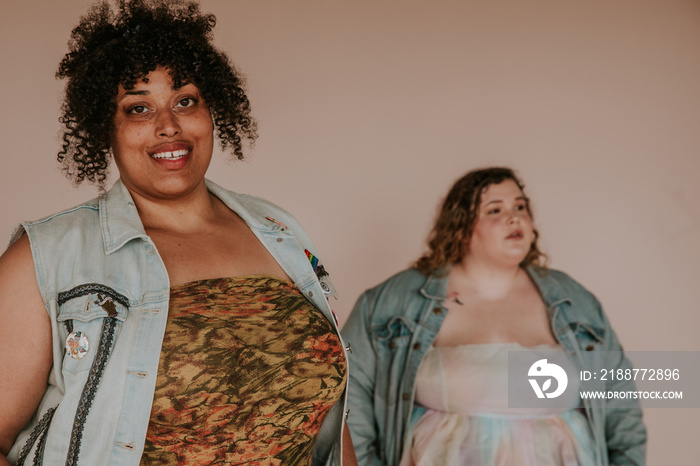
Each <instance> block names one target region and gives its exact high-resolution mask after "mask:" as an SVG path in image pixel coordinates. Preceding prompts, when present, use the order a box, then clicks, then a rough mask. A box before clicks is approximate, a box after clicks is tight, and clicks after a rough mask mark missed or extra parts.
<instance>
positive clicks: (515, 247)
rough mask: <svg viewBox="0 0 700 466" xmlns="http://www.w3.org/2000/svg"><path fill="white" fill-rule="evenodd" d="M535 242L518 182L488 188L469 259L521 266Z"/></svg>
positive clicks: (507, 181) (504, 182)
mask: <svg viewBox="0 0 700 466" xmlns="http://www.w3.org/2000/svg"><path fill="white" fill-rule="evenodd" d="M534 240H535V232H534V228H533V225H532V217H530V214H529V212H528V206H527V198H526V197H525V195H524V194H523V192H522V191H521V190H520V188H519V187H518V185H517V184H516V183H515V181H513V180H511V179H507V180H504V181H502V182H501V183H498V184H491V185H488V186H487V187H486V188H485V189H484V191H483V192H482V193H481V203H480V205H479V210H478V214H477V218H476V223H475V224H474V230H473V232H472V235H471V238H470V240H469V252H468V253H467V260H477V261H483V262H485V263H489V264H494V265H502V266H508V267H511V266H517V265H518V264H520V263H521V262H522V261H523V259H525V257H526V256H527V254H528V252H529V251H530V246H531V244H532V242H533V241H534Z"/></svg>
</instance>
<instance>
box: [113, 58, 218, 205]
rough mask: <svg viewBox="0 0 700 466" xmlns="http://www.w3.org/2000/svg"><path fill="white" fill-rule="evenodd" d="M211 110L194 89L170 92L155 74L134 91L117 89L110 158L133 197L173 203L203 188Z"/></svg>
mask: <svg viewBox="0 0 700 466" xmlns="http://www.w3.org/2000/svg"><path fill="white" fill-rule="evenodd" d="M213 129H214V128H213V123H212V119H211V115H210V113H209V108H208V107H207V105H206V104H205V102H204V100H203V99H202V96H201V94H200V92H199V89H198V88H197V86H195V85H194V84H192V83H186V84H184V85H183V86H182V87H180V88H177V89H176V88H174V87H173V81H172V78H171V77H170V74H169V73H168V71H167V70H166V69H164V68H157V69H155V70H154V71H152V72H150V73H149V74H148V75H147V76H146V77H145V79H142V80H139V81H137V82H136V85H135V86H134V88H133V89H124V88H123V87H122V86H119V93H118V95H117V111H116V114H115V117H114V136H113V139H112V152H113V154H114V160H115V162H116V164H117V167H118V169H119V174H120V176H121V179H122V182H123V183H124V185H125V186H126V187H127V188H128V189H129V191H131V192H132V195H133V194H137V195H141V196H145V197H149V198H167V199H172V198H176V197H178V196H182V195H185V194H188V193H190V192H192V191H193V190H194V189H195V188H197V187H198V186H200V185H202V184H203V183H204V174H205V173H206V171H207V168H208V167H209V163H210V161H211V155H212V150H213V145H214V135H213Z"/></svg>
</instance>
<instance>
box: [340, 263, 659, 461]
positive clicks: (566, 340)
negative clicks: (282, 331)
mask: <svg viewBox="0 0 700 466" xmlns="http://www.w3.org/2000/svg"><path fill="white" fill-rule="evenodd" d="M526 270H527V272H528V274H529V276H530V278H531V279H532V281H533V283H534V284H535V285H536V287H537V288H538V289H539V292H540V294H541V296H542V299H543V301H544V303H545V305H546V306H547V312H548V314H549V319H550V323H551V327H552V332H553V333H554V336H555V337H556V339H557V341H558V342H559V343H560V344H561V345H562V346H563V347H564V349H565V350H566V351H567V352H568V353H569V355H570V356H571V358H572V360H573V362H574V364H576V366H577V368H578V369H582V368H583V367H582V366H583V362H582V355H583V352H584V351H585V352H587V356H586V358H587V359H588V358H590V357H591V355H596V354H597V355H599V356H600V358H605V357H608V358H609V357H610V356H609V355H612V354H617V355H620V354H621V353H619V351H620V350H621V347H620V344H619V342H618V340H617V337H616V336H615V333H614V332H613V330H612V328H611V327H610V324H609V322H608V320H607V318H606V317H605V314H604V313H603V311H602V308H601V306H600V303H599V302H598V300H597V299H596V298H595V297H594V296H593V295H592V294H591V293H589V292H588V291H586V289H584V288H583V287H582V286H581V285H579V284H578V283H576V282H575V281H574V280H572V279H571V278H570V277H569V276H568V275H566V274H564V273H562V272H558V271H555V270H547V269H541V268H535V267H531V268H528V269H526ZM446 294H447V274H446V273H445V271H444V270H443V271H438V272H437V273H436V274H434V275H431V276H429V277H426V276H424V275H422V274H421V273H420V272H418V271H417V270H416V269H408V270H405V271H403V272H400V273H398V274H396V275H394V276H393V277H391V278H389V279H388V280H386V281H385V282H384V283H381V284H380V285H378V286H376V287H374V288H372V289H369V290H367V291H365V292H364V293H363V294H362V296H360V298H359V299H358V301H357V303H356V304H355V308H354V309H353V311H352V313H351V315H350V317H349V319H348V321H347V323H346V324H345V326H344V327H343V336H344V337H345V339H346V340H347V342H348V343H349V344H351V345H352V347H353V352H352V354H351V355H350V363H351V365H352V368H353V373H352V376H351V380H350V384H349V401H348V406H349V408H350V414H349V416H348V426H349V428H350V432H351V434H352V441H353V445H354V447H355V452H356V454H357V458H358V460H359V463H360V465H373V466H392V465H397V464H399V461H400V460H401V455H402V453H403V450H404V448H405V447H406V445H410V444H411V441H412V435H413V427H414V426H415V424H416V422H417V421H418V419H420V417H421V416H422V414H423V413H424V412H425V409H424V408H421V407H418V406H414V398H415V387H416V375H417V373H418V367H419V366H420V364H421V362H422V360H423V357H424V355H425V353H426V351H427V350H428V348H429V347H430V345H432V344H433V341H434V340H435V337H436V335H437V333H438V331H439V330H440V326H441V325H442V323H443V320H444V319H445V316H446V315H447V309H446V308H445V306H444V304H443V303H444V301H445V297H446ZM591 352H592V353H591ZM612 352H617V353H612ZM606 355H607V356H606ZM593 357H595V356H593ZM589 367H590V366H589ZM596 367H614V368H618V367H619V368H623V369H624V368H627V367H631V366H630V363H629V361H628V360H627V359H626V358H621V359H618V360H605V359H601V360H599V361H598V362H597V364H596ZM598 383H599V386H596V387H591V389H592V390H596V389H599V390H611V389H615V390H634V385H633V382H628V381H618V382H615V383H616V384H617V385H616V386H614V387H613V386H611V385H607V386H605V385H604V383H603V382H598ZM609 383H610V382H609ZM615 403H616V402H615V401H614V400H584V403H583V409H584V411H585V414H586V418H587V419H588V423H589V426H590V429H591V435H592V437H593V440H594V442H595V445H596V450H597V451H596V455H597V458H598V464H599V465H603V466H607V465H635V466H642V465H644V464H645V453H646V428H645V427H644V424H643V423H642V411H641V409H639V407H638V404H636V407H633V408H631V409H630V408H629V404H627V405H626V407H617V406H616V405H615ZM606 404H607V405H606Z"/></svg>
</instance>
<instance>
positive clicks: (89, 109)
mask: <svg viewBox="0 0 700 466" xmlns="http://www.w3.org/2000/svg"><path fill="white" fill-rule="evenodd" d="M215 24H216V17H214V15H211V14H203V13H201V12H200V10H199V6H198V5H197V4H196V3H194V2H190V1H185V0H118V2H117V4H116V8H113V7H111V6H110V4H109V2H108V1H107V0H105V1H102V2H100V3H98V4H96V5H94V6H93V7H92V8H91V9H90V10H89V11H88V13H87V14H86V15H84V16H83V17H81V19H80V23H79V24H78V26H76V27H75V28H74V29H73V31H72V33H71V40H70V41H69V43H68V46H69V50H70V52H69V53H67V54H66V55H65V57H64V58H63V60H62V61H61V64H60V65H59V68H58V71H57V72H56V77H57V78H60V79H63V78H65V79H67V83H66V90H65V97H64V101H63V105H62V109H61V110H62V116H61V117H60V119H59V121H60V122H61V124H62V126H63V128H62V139H63V143H62V149H61V151H60V152H59V153H58V161H59V162H60V163H61V164H62V166H63V171H64V172H65V174H66V176H67V177H68V178H69V179H72V180H73V182H74V183H75V184H76V185H78V184H80V183H82V182H83V181H88V182H90V183H92V184H95V185H97V186H98V187H99V188H100V189H101V190H104V183H105V180H106V177H107V168H108V166H109V162H110V159H111V153H110V143H111V139H112V136H113V132H114V116H115V114H116V109H117V104H116V97H117V92H118V89H119V85H122V86H123V87H124V88H125V89H133V87H134V85H135V84H136V83H137V81H138V80H140V79H143V78H144V77H145V76H146V75H147V74H148V73H150V72H151V71H153V70H155V69H156V68H157V67H163V68H166V69H168V70H169V72H170V75H171V77H172V79H173V82H174V85H175V87H179V86H181V85H182V84H183V82H192V83H193V84H195V85H196V86H197V87H198V88H199V91H200V92H201V94H202V98H203V99H204V101H205V102H206V103H207V105H208V107H209V109H210V111H211V113H212V118H213V121H214V124H215V126H216V129H217V135H218V137H219V141H220V143H221V147H222V149H227V148H229V149H230V151H231V152H232V153H233V155H234V156H235V157H236V158H238V159H242V158H243V144H242V143H243V139H246V140H247V141H248V142H249V143H250V144H252V143H254V141H255V139H256V138H257V125H256V123H255V120H254V119H253V118H252V116H251V114H250V102H249V101H248V97H247V96H246V94H245V90H244V82H243V77H242V76H241V74H240V73H239V72H238V71H237V70H236V69H235V67H234V66H233V65H232V64H231V63H230V61H229V59H228V57H227V56H226V54H225V53H223V52H220V51H218V50H216V49H215V48H214V46H213V45H212V43H211V40H212V32H211V31H212V29H213V28H214V26H215Z"/></svg>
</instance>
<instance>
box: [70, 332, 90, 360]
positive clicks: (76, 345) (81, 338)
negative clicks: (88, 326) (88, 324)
mask: <svg viewBox="0 0 700 466" xmlns="http://www.w3.org/2000/svg"><path fill="white" fill-rule="evenodd" d="M89 349H90V342H89V341H88V339H87V335H85V334H84V333H83V332H77V331H76V332H71V333H70V334H69V335H68V338H66V351H67V352H68V354H70V357H71V358H73V359H83V358H84V357H85V355H86V354H87V352H88V350H89Z"/></svg>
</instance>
